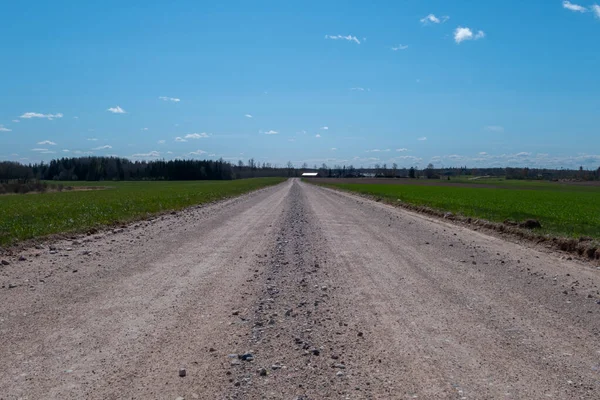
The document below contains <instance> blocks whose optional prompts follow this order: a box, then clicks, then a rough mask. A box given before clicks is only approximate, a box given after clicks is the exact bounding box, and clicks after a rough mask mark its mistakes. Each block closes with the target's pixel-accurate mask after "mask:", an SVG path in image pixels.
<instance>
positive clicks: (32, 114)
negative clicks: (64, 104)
mask: <svg viewBox="0 0 600 400" xmlns="http://www.w3.org/2000/svg"><path fill="white" fill-rule="evenodd" d="M62 117H63V115H62V114H61V113H58V114H41V113H35V112H26V113H25V114H23V115H21V116H20V117H19V118H23V119H31V118H46V119H49V120H53V119H54V118H62Z"/></svg>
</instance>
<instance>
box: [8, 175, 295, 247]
mask: <svg viewBox="0 0 600 400" xmlns="http://www.w3.org/2000/svg"><path fill="white" fill-rule="evenodd" d="M284 180H285V179H284V178H254V179H241V180H234V181H184V182H181V181H178V182H171V181H163V182H69V183H68V184H69V185H73V186H105V187H107V188H106V189H105V190H89V191H87V190H75V191H68V192H55V193H40V194H23V195H7V196H0V246H7V245H10V244H13V243H15V242H17V241H20V240H26V239H32V238H35V237H40V236H45V235H50V234H56V233H65V232H81V231H85V230H87V229H90V228H93V227H100V226H103V225H111V224H115V223H122V222H128V221H133V220H136V219H141V218H145V217H148V216H150V215H152V214H156V213H160V212H164V211H168V210H179V209H182V208H185V207H188V206H192V205H196V204H203V203H208V202H212V201H216V200H221V199H224V198H227V197H232V196H238V195H241V194H243V193H247V192H250V191H253V190H256V189H259V188H262V187H266V186H271V185H275V184H278V183H280V182H282V181H284ZM65 184H67V183H66V182H65Z"/></svg>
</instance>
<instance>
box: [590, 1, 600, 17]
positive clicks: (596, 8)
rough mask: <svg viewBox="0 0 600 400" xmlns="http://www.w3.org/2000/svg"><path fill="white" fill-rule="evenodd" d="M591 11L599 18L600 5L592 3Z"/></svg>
mask: <svg viewBox="0 0 600 400" xmlns="http://www.w3.org/2000/svg"><path fill="white" fill-rule="evenodd" d="M592 12H593V13H594V15H595V16H596V18H600V6H599V5H598V4H594V5H593V6H592Z"/></svg>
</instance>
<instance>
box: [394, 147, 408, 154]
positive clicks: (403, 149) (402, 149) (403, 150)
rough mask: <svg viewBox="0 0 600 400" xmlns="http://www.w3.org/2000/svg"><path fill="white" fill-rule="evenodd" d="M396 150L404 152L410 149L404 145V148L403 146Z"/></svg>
mask: <svg viewBox="0 0 600 400" xmlns="http://www.w3.org/2000/svg"><path fill="white" fill-rule="evenodd" d="M396 151H399V152H401V153H402V152H405V151H408V149H405V148H404V147H403V148H401V149H396Z"/></svg>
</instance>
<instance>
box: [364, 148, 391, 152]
mask: <svg viewBox="0 0 600 400" xmlns="http://www.w3.org/2000/svg"><path fill="white" fill-rule="evenodd" d="M390 151H391V150H390V149H384V150H381V149H373V150H367V153H388V152H390Z"/></svg>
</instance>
